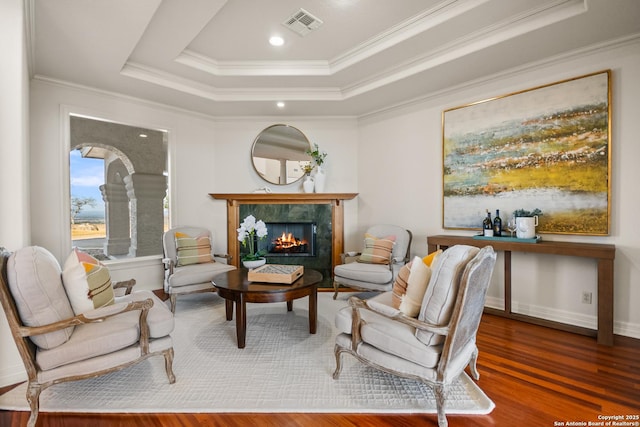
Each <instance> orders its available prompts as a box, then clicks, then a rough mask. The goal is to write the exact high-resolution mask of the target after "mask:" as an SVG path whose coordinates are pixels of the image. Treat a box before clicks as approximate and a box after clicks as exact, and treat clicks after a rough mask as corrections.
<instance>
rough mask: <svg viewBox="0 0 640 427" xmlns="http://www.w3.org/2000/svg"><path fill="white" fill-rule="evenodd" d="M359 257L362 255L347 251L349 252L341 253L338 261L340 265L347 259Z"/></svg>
mask: <svg viewBox="0 0 640 427" xmlns="http://www.w3.org/2000/svg"><path fill="white" fill-rule="evenodd" d="M360 255H362V252H355V251H349V252H345V253H341V254H340V260H341V261H342V264H346V263H347V258H355V257H357V256H360Z"/></svg>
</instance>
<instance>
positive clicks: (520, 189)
mask: <svg viewBox="0 0 640 427" xmlns="http://www.w3.org/2000/svg"><path fill="white" fill-rule="evenodd" d="M442 144H443V209H442V212H443V216H442V224H443V227H444V228H445V229H474V228H475V229H477V228H481V226H482V220H483V218H484V217H485V216H486V210H490V211H491V212H492V214H493V213H495V211H496V210H497V209H499V210H500V212H501V217H502V218H503V220H504V221H505V223H506V218H507V217H509V216H511V215H512V212H513V211H514V210H516V209H525V210H529V211H533V210H534V209H540V210H541V211H542V212H543V215H542V216H540V217H539V226H538V232H542V233H552V234H583V235H608V234H609V232H610V218H611V203H610V195H611V70H604V71H600V72H596V73H592V74H587V75H583V76H580V77H575V78H572V79H567V80H563V81H559V82H555V83H550V84H547V85H544V86H538V87H535V88H532V89H526V90H523V91H519V92H514V93H510V94H507V95H503V96H498V97H495V98H490V99H486V100H483V101H478V102H474V103H471V104H466V105H462V106H459V107H455V108H451V109H448V110H444V111H443V113H442Z"/></svg>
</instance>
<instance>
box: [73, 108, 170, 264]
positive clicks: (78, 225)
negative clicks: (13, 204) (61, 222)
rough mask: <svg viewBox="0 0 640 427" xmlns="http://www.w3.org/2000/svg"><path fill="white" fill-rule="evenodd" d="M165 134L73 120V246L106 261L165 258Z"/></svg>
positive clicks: (74, 118)
mask: <svg viewBox="0 0 640 427" xmlns="http://www.w3.org/2000/svg"><path fill="white" fill-rule="evenodd" d="M166 136H167V135H166V132H163V131H158V130H151V129H143V128H139V127H134V126H127V125H122V124H118V123H113V122H107V121H102V120H99V119H93V118H87V117H80V116H74V115H72V116H71V117H70V147H69V148H70V159H69V166H70V171H69V176H70V195H71V198H70V209H71V223H72V224H71V240H72V246H74V247H79V248H81V249H83V250H85V251H87V252H89V253H91V254H92V255H94V256H96V257H98V258H102V259H118V258H126V257H140V256H148V255H161V254H162V234H163V232H164V230H165V229H166V224H168V220H167V218H166V217H167V215H168V209H167V138H166Z"/></svg>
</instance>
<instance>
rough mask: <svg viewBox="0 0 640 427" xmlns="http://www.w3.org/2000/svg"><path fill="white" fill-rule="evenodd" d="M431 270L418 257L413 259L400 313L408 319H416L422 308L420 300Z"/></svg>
mask: <svg viewBox="0 0 640 427" xmlns="http://www.w3.org/2000/svg"><path fill="white" fill-rule="evenodd" d="M430 278H431V268H429V267H428V266H427V264H425V263H424V262H423V261H422V258H420V257H418V256H417V257H414V258H413V262H412V263H411V273H410V274H409V280H408V281H407V292H406V293H405V294H404V295H403V296H402V302H401V303H400V311H401V312H403V313H404V314H406V315H407V316H410V317H417V316H418V313H420V307H421V306H422V299H423V298H424V293H425V291H426V290H427V285H428V284H429V279H430Z"/></svg>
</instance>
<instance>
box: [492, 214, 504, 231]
mask: <svg viewBox="0 0 640 427" xmlns="http://www.w3.org/2000/svg"><path fill="white" fill-rule="evenodd" d="M493 235H494V236H495V237H500V236H501V235H502V218H500V209H496V217H495V218H493Z"/></svg>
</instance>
